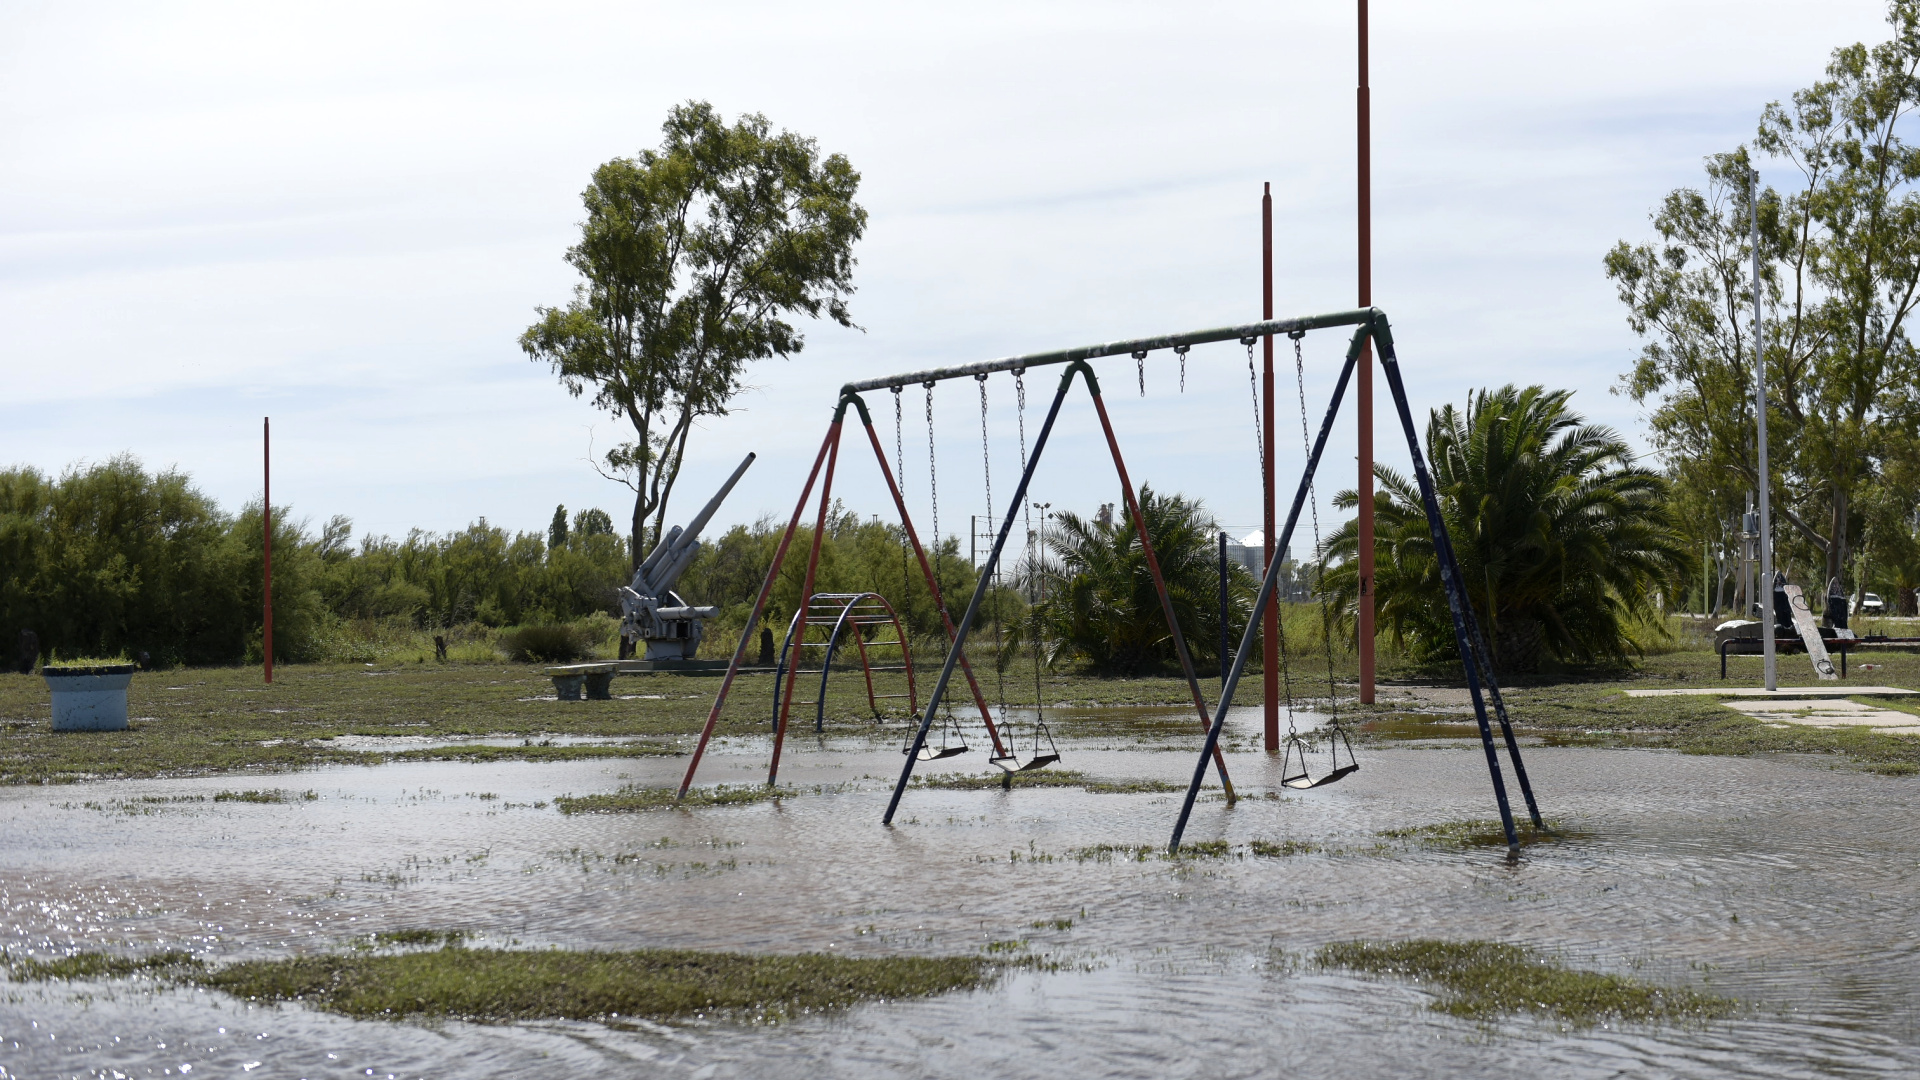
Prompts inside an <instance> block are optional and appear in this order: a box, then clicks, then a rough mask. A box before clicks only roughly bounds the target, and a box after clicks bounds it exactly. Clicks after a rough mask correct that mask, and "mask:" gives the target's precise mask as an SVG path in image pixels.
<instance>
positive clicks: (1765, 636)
mask: <svg viewBox="0 0 1920 1080" xmlns="http://www.w3.org/2000/svg"><path fill="white" fill-rule="evenodd" d="M1747 184H1748V187H1749V188H1750V189H1751V195H1752V197H1751V198H1750V199H1748V201H1747V215H1748V216H1747V224H1748V228H1749V231H1750V239H1751V242H1752V244H1753V416H1754V421H1755V424H1756V425H1757V428H1756V431H1755V434H1756V435H1757V436H1758V438H1757V440H1756V445H1757V448H1758V450H1759V458H1760V461H1759V465H1760V642H1761V644H1760V651H1761V656H1762V657H1763V658H1764V662H1763V666H1764V668H1765V669H1766V678H1767V689H1768V690H1778V689H1780V680H1779V673H1778V671H1777V670H1776V668H1775V664H1774V659H1775V654H1774V647H1773V506H1772V500H1771V499H1770V498H1769V497H1768V488H1770V487H1771V486H1772V485H1771V484H1769V483H1768V481H1767V362H1766V353H1765V344H1764V343H1765V341H1766V338H1765V337H1764V336H1763V335H1762V333H1761V326H1760V171H1759V170H1758V169H1754V168H1752V167H1749V168H1748V169H1747Z"/></svg>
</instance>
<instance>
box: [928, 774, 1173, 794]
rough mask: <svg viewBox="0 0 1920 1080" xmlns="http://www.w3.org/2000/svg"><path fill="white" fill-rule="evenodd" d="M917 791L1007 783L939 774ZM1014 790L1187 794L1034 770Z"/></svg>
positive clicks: (1017, 779)
mask: <svg viewBox="0 0 1920 1080" xmlns="http://www.w3.org/2000/svg"><path fill="white" fill-rule="evenodd" d="M913 783H914V785H915V786H916V787H927V788H936V789H939V790H943V791H984V790H986V789H988V788H997V787H1001V786H1003V785H1004V784H1005V783H1006V779H1005V776H1004V775H1003V774H993V773H989V774H969V773H936V774H934V775H932V776H916V777H914V778H913ZM1013 786H1014V787H1050V788H1064V787H1077V788H1081V789H1083V790H1085V791H1087V792H1090V793H1092V794H1095V795H1139V794H1164V793H1166V792H1170V791H1185V790H1186V788H1184V787H1182V786H1180V785H1178V784H1169V783H1167V782H1165V781H1163V780H1095V779H1093V778H1092V777H1090V776H1088V775H1087V774H1086V773H1083V772H1076V771H1074V770H1072V769H1035V770H1033V771H1032V772H1020V773H1014V774H1013Z"/></svg>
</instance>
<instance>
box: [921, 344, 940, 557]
mask: <svg viewBox="0 0 1920 1080" xmlns="http://www.w3.org/2000/svg"><path fill="white" fill-rule="evenodd" d="M923 386H924V388H925V389H926V391H927V498H928V499H929V500H931V501H932V503H933V565H934V568H935V569H936V570H937V569H938V568H939V566H940V469H939V465H938V464H937V462H936V460H935V458H934V453H933V380H932V379H928V380H927V381H926V382H925V383H924V384H923ZM936 576H937V575H936Z"/></svg>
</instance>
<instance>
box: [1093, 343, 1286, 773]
mask: <svg viewBox="0 0 1920 1080" xmlns="http://www.w3.org/2000/svg"><path fill="white" fill-rule="evenodd" d="M1269 340H1271V339H1269ZM1093 410H1094V411H1095V412H1097V413H1099V414H1100V430H1101V431H1104V432H1106V434H1107V449H1108V450H1110V451H1112V452H1113V469H1114V471H1115V472H1117V473H1119V474H1120V494H1121V495H1122V496H1124V497H1125V498H1126V500H1127V511H1128V512H1129V513H1131V514H1132V515H1133V527H1134V531H1135V532H1136V533H1137V534H1138V535H1139V537H1140V553H1141V554H1143V555H1145V556H1146V557H1147V573H1149V574H1151V575H1153V590H1154V592H1155V593H1156V594H1158V595H1159V597H1160V611H1161V613H1162V614H1164V615H1165V616H1166V617H1167V633H1169V634H1171V635H1172V636H1173V651H1174V654H1175V655H1177V656H1178V657H1179V658H1180V673H1181V674H1182V675H1185V676H1186V677H1187V689H1188V690H1190V691H1192V693H1193V707H1194V709H1195V710H1196V711H1198V712H1199V714H1200V730H1201V731H1206V732H1211V731H1212V730H1213V718H1212V717H1210V716H1208V715H1207V699H1206V695H1204V694H1202V693H1201V692H1200V679H1199V678H1198V677H1197V676H1196V675H1195V674H1194V671H1193V657H1192V656H1191V655H1189V654H1188V652H1187V643H1186V640H1185V639H1184V638H1182V637H1181V635H1180V621H1179V620H1178V619H1177V618H1175V617H1174V614H1173V598H1172V597H1171V596H1168V595H1167V579H1166V578H1165V577H1163V576H1161V573H1160V559H1159V557H1158V556H1156V555H1155V554H1154V552H1153V541H1152V540H1149V539H1147V518H1146V515H1144V514H1142V513H1141V512H1140V502H1139V500H1138V499H1136V498H1134V494H1133V479H1132V478H1131V477H1129V476H1128V475H1127V463H1126V461H1125V459H1123V458H1122V457H1121V456H1120V441H1119V440H1118V439H1115V438H1114V437H1113V422H1112V421H1110V420H1108V419H1107V405H1106V402H1104V401H1102V400H1100V392H1099V391H1098V390H1095V391H1094V393H1093ZM1213 765H1214V768H1216V769H1218V770H1220V786H1221V787H1223V788H1225V789H1226V792H1227V805H1228V806H1232V805H1233V804H1234V802H1235V800H1236V798H1237V797H1236V796H1235V795H1234V793H1233V781H1232V780H1229V779H1228V778H1227V759H1226V757H1225V756H1224V755H1222V754H1221V753H1220V744H1219V743H1215V744H1214V746H1213Z"/></svg>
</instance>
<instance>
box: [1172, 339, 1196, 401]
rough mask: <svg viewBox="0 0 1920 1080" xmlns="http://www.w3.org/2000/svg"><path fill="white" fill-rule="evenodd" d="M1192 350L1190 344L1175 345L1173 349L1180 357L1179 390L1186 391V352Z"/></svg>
mask: <svg viewBox="0 0 1920 1080" xmlns="http://www.w3.org/2000/svg"><path fill="white" fill-rule="evenodd" d="M1192 350H1193V346H1191V345H1175V346H1174V347H1173V351H1174V353H1175V354H1177V355H1178V356H1179V357H1180V392H1181V393H1183V394H1184V393H1186V392H1187V353H1189V352H1191V351H1192Z"/></svg>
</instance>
